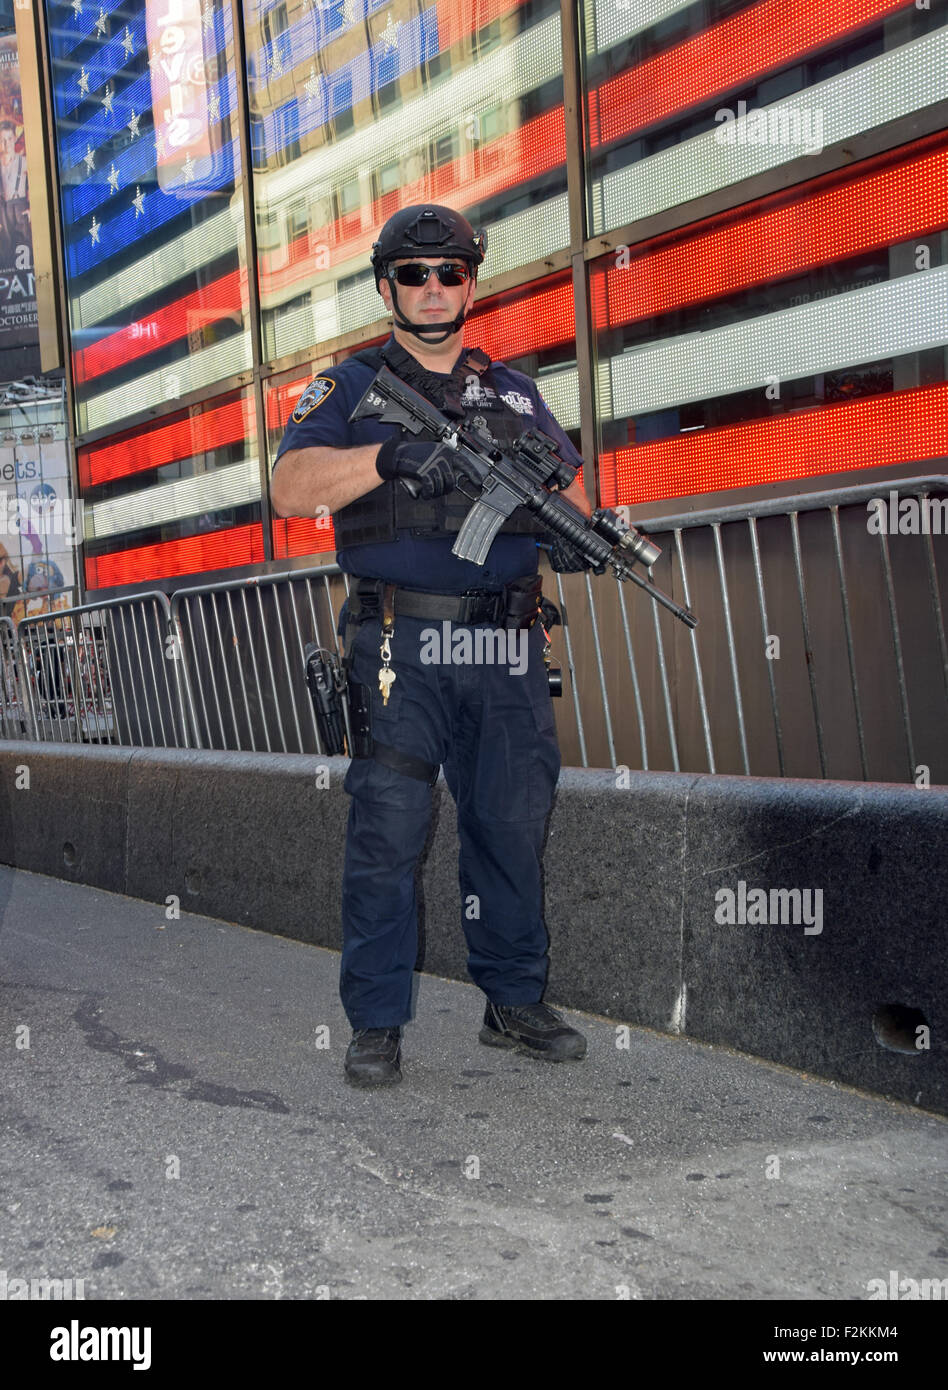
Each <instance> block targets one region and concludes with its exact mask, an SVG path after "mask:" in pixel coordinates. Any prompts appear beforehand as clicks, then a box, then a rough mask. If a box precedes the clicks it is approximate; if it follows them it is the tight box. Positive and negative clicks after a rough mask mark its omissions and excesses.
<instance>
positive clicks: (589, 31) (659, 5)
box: [586, 0, 694, 53]
mask: <svg viewBox="0 0 948 1390" xmlns="http://www.w3.org/2000/svg"><path fill="white" fill-rule="evenodd" d="M692 4H694V0H586V52H587V53H602V52H603V51H604V50H605V49H607V48H611V47H612V45H613V44H616V43H618V42H619V40H620V39H627V38H630V37H631V35H632V34H640V33H641V32H642V30H643V29H651V27H652V25H653V24H659V23H660V22H661V21H662V20H663V19H667V18H668V16H669V15H673V14H675V12H676V11H677V10H687V9H688V7H689V5H692Z"/></svg>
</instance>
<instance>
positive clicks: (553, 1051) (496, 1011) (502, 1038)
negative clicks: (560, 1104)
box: [480, 1003, 586, 1062]
mask: <svg viewBox="0 0 948 1390" xmlns="http://www.w3.org/2000/svg"><path fill="white" fill-rule="evenodd" d="M480 1040H481V1042H482V1043H486V1044H487V1046H488V1047H515V1048H516V1049H517V1051H518V1052H525V1053H528V1054H529V1055H530V1056H532V1057H542V1058H543V1059H544V1061H547V1062H566V1061H570V1060H574V1059H575V1060H578V1059H579V1058H580V1057H585V1055H586V1039H585V1038H584V1037H583V1035H582V1033H577V1031H576V1029H575V1028H570V1026H569V1024H568V1023H565V1022H564V1021H563V1019H562V1018H561V1017H560V1015H559V1014H558V1013H556V1012H555V1010H553V1009H551V1008H550V1007H549V1005H547V1004H505V1005H501V1004H491V1003H488V1005H487V1011H486V1013H485V1014H484V1026H483V1028H482V1029H481V1031H480Z"/></svg>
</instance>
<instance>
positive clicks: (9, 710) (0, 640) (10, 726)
mask: <svg viewBox="0 0 948 1390" xmlns="http://www.w3.org/2000/svg"><path fill="white" fill-rule="evenodd" d="M32 737H33V730H32V727H31V725H30V722H29V712H28V710H27V707H26V703H25V701H24V698H23V690H22V686H21V682H20V662H19V652H18V650H17V640H16V627H15V625H14V623H13V620H12V619H11V618H7V617H2V618H0V738H13V739H19V738H32Z"/></svg>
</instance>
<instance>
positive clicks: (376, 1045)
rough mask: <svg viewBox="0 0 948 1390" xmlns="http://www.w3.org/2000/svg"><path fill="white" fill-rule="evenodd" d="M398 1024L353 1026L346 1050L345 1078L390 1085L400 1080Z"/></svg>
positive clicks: (359, 1083)
mask: <svg viewBox="0 0 948 1390" xmlns="http://www.w3.org/2000/svg"><path fill="white" fill-rule="evenodd" d="M401 1038H402V1030H401V1029H400V1028H357V1029H356V1030H355V1032H354V1033H353V1034H352V1042H351V1043H350V1044H349V1048H348V1051H347V1052H346V1062H345V1074H346V1080H347V1081H348V1082H350V1084H351V1085H353V1086H392V1085H394V1084H395V1083H396V1082H397V1081H401V1079H402V1073H401V1067H400V1066H399V1063H400V1062H401Z"/></svg>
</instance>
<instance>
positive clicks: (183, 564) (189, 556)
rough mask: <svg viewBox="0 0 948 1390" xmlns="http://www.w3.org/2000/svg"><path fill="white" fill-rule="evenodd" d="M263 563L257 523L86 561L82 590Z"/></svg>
mask: <svg viewBox="0 0 948 1390" xmlns="http://www.w3.org/2000/svg"><path fill="white" fill-rule="evenodd" d="M262 559H263V527H262V526H261V524H260V522H259V521H255V522H251V523H250V524H248V525H247V526H233V527H231V528H230V529H229V530H226V531H213V532H211V533H210V534H208V535H203V536H186V537H185V538H184V539H182V540H178V541H160V542H158V544H157V545H140V546H136V547H135V548H134V549H133V550H113V551H112V552H111V553H110V554H108V555H96V556H93V557H90V558H88V559H87V560H86V587H87V588H88V589H110V588H112V587H114V586H115V585H117V584H141V583H143V582H144V581H145V580H148V579H170V578H173V577H174V576H175V575H178V574H201V573H204V572H206V571H209V570H223V569H230V568H231V567H232V566H234V565H254V564H259V563H260V561H261V560H262Z"/></svg>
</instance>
